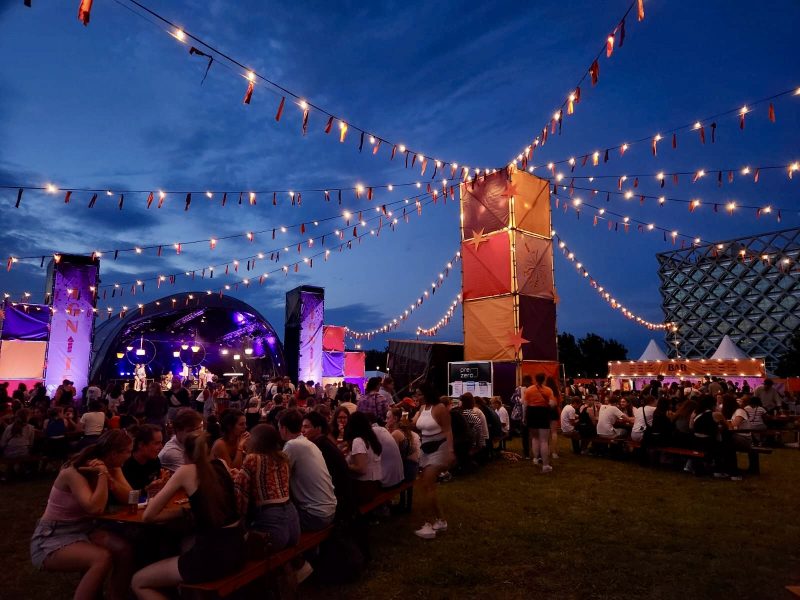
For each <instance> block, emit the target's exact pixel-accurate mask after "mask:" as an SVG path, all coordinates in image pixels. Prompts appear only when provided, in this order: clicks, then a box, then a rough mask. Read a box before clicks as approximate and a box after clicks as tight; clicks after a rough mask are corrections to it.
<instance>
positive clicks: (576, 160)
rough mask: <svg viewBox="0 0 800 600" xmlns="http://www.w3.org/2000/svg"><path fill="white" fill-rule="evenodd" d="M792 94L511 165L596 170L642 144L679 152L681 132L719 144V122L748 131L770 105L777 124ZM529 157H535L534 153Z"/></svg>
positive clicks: (794, 92)
mask: <svg viewBox="0 0 800 600" xmlns="http://www.w3.org/2000/svg"><path fill="white" fill-rule="evenodd" d="M789 95H792V96H800V87H793V88H791V89H787V90H783V91H781V92H778V93H777V94H772V95H771V96H767V97H765V98H761V99H759V100H755V101H753V102H749V103H747V104H743V105H742V104H740V105H739V106H738V107H737V108H731V109H728V110H724V111H722V112H719V113H716V114H714V115H711V116H709V117H705V118H703V119H696V120H694V121H692V122H690V123H685V124H683V125H679V126H677V127H672V128H670V129H666V130H663V129H662V130H661V132H660V133H656V134H654V135H648V136H646V137H641V138H638V139H635V140H632V141H624V142H619V143H617V144H616V145H612V146H606V147H603V148H601V149H596V150H592V151H590V152H585V153H584V152H582V153H576V154H573V155H572V156H570V157H569V158H561V159H558V160H551V161H548V162H547V163H541V164H537V165H529V164H528V158H529V157H528V156H525V155H524V154H523V155H519V156H518V157H517V158H516V159H515V160H514V161H512V162H513V164H514V165H516V166H518V167H520V168H522V169H527V170H528V172H529V173H533V172H534V171H535V170H536V169H540V168H543V167H546V168H548V169H552V168H553V165H561V164H568V165H569V166H570V170H571V171H574V170H575V168H576V167H585V166H586V165H591V166H593V167H597V166H599V165H600V164H601V163H603V164H605V163H607V162H609V160H610V157H611V156H612V153H613V152H615V151H617V150H618V151H619V155H620V156H624V155H625V154H626V153H627V152H628V150H630V148H631V147H632V146H635V145H637V144H643V143H648V144H649V146H650V152H651V154H652V155H653V156H658V149H659V143H660V142H662V141H663V140H665V139H667V138H669V141H667V142H665V143H667V144H669V145H670V146H671V148H672V149H673V150H677V149H678V133H680V132H682V131H692V132H695V134H696V135H697V138H698V140H699V142H700V143H701V144H705V143H706V140H708V141H709V142H710V143H712V144H713V143H716V141H717V128H718V123H717V120H718V119H721V118H723V117H727V116H731V115H736V117H737V120H738V124H739V129H742V130H743V129H744V128H745V118H746V117H747V116H748V115H752V114H753V113H755V112H756V109H755V107H762V105H763V104H766V103H769V104H768V106H767V107H766V114H767V119H768V120H769V122H771V123H775V122H776V121H777V117H776V113H775V106H774V103H773V102H774V101H775V100H778V99H779V98H784V97H786V96H789ZM534 142H535V145H532V146H529V148H533V149H535V148H536V146H540V144H539V143H538V142H536V140H534ZM529 154H530V155H532V151H531V152H530V153H529Z"/></svg>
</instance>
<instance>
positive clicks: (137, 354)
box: [136, 348, 147, 356]
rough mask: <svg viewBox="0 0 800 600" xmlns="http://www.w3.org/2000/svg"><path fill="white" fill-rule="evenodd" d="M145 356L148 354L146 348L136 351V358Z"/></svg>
mask: <svg viewBox="0 0 800 600" xmlns="http://www.w3.org/2000/svg"><path fill="white" fill-rule="evenodd" d="M145 354H147V353H146V352H145V349H144V348H137V349H136V356H144V355H145Z"/></svg>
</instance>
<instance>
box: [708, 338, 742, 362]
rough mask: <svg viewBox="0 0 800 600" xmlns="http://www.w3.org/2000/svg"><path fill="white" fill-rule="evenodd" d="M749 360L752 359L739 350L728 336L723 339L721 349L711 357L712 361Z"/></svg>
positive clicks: (720, 344)
mask: <svg viewBox="0 0 800 600" xmlns="http://www.w3.org/2000/svg"><path fill="white" fill-rule="evenodd" d="M748 358H750V357H749V356H747V354H745V353H744V352H742V350H741V349H740V348H739V346H737V345H736V344H734V343H733V340H732V339H731V338H729V337H728V336H727V335H725V336H723V337H722V341H721V342H720V343H719V347H718V348H717V351H716V352H714V354H713V355H712V356H711V360H717V359H722V360H733V359H739V360H747V359H748Z"/></svg>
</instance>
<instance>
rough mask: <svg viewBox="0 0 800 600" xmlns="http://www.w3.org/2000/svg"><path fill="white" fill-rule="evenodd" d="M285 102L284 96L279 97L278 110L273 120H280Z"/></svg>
mask: <svg viewBox="0 0 800 600" xmlns="http://www.w3.org/2000/svg"><path fill="white" fill-rule="evenodd" d="M285 104H286V96H282V97H281V102H280V104H278V112H276V113H275V120H276V121H280V120H281V115H282V114H283V107H284V105H285Z"/></svg>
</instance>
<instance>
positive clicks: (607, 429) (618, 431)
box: [597, 395, 633, 438]
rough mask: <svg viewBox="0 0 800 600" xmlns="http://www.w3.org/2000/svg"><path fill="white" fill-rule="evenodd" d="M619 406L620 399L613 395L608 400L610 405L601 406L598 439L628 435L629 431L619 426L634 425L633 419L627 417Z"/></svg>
mask: <svg viewBox="0 0 800 600" xmlns="http://www.w3.org/2000/svg"><path fill="white" fill-rule="evenodd" d="M618 405H619V398H618V397H617V396H614V395H612V396H611V397H610V398H609V399H608V404H603V405H601V406H600V413H599V414H598V416H597V437H603V438H617V437H625V436H626V435H627V433H628V431H627V430H626V429H625V428H624V427H618V426H617V424H619V423H629V424H633V419H631V418H630V417H626V416H625V414H624V413H623V412H622V411H621V410H620V409H619V406H618Z"/></svg>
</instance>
